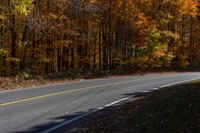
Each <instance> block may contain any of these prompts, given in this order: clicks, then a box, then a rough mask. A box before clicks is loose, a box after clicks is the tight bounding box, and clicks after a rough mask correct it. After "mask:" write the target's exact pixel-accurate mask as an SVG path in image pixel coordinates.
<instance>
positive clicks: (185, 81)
mask: <svg viewBox="0 0 200 133" xmlns="http://www.w3.org/2000/svg"><path fill="white" fill-rule="evenodd" d="M195 80H198V79H189V80H184V81H179V82H175V83H171V84H166V85H163V86H160V88H165V87H170V86H173V85H177V84H182V83H187V82H190V81H195Z"/></svg>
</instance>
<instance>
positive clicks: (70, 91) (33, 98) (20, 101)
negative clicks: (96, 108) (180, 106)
mask: <svg viewBox="0 0 200 133" xmlns="http://www.w3.org/2000/svg"><path fill="white" fill-rule="evenodd" d="M134 81H137V80H130V81H124V82H118V83H110V84H104V85H96V86H91V87H85V88H80V89H75V90H68V91H62V92H57V93H51V94H47V95H42V96H36V97H31V98H26V99H21V100H16V101H13V102H7V103H2V104H0V106H7V105H12V104H17V103H22V102H27V101H32V100H37V99H42V98H47V97H52V96H57V95H61V94H66V93H72V92H78V91H83V90H89V89H92V88H99V87H106V86H110V85H118V84H125V83H131V82H134Z"/></svg>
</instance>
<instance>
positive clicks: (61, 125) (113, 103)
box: [41, 97, 130, 133]
mask: <svg viewBox="0 0 200 133" xmlns="http://www.w3.org/2000/svg"><path fill="white" fill-rule="evenodd" d="M129 98H130V97H126V98H123V99H120V100H118V101H115V102H112V103H110V104H107V105H105V106H103V107H100V108H98V109H96V110H93V111H90V112H88V113H86V114H83V115H80V116H77V117H75V118H73V119H71V120H68V121H65V122H63V123H61V124H59V125H56V126H54V127H52V128H49V129H47V130H45V131H42V132H41V133H51V132H53V131H55V130H57V129H59V128H61V127H63V126H66V125H68V124H70V123H72V122H75V121H77V120H80V119H82V118H84V117H86V116H89V115H91V114H93V113H96V112H98V111H100V110H103V109H105V108H108V107H110V106H112V105H115V104H118V103H120V102H122V101H125V100H128V99H129Z"/></svg>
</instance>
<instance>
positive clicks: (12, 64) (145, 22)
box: [0, 0, 200, 76]
mask: <svg viewBox="0 0 200 133" xmlns="http://www.w3.org/2000/svg"><path fill="white" fill-rule="evenodd" d="M198 5H199V3H198V1H197V0H0V75H1V76H9V75H17V74H18V73H20V72H24V71H25V72H27V73H30V74H32V75H42V74H46V73H59V72H65V73H68V72H72V71H76V72H80V73H81V72H100V71H110V72H120V71H125V72H135V71H153V70H161V71H162V70H163V71H165V70H195V71H197V70H199V69H200V19H199V15H198V14H199V10H198V8H199V6H198Z"/></svg>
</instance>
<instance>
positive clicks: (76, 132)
mask: <svg viewBox="0 0 200 133" xmlns="http://www.w3.org/2000/svg"><path fill="white" fill-rule="evenodd" d="M148 94H149V93H144V92H134V93H127V94H123V97H124V98H126V97H133V98H140V97H144V96H147V95H148ZM124 102H126V101H124ZM127 102H128V101H127ZM120 106H122V104H115V105H113V106H111V107H105V108H103V109H101V110H98V109H88V110H87V111H85V112H76V113H74V114H72V115H67V114H66V115H63V116H60V117H55V118H51V119H50V121H51V122H49V123H45V124H39V125H36V126H34V127H31V128H29V129H27V130H25V131H19V132H12V133H41V132H43V131H45V130H47V129H49V128H52V127H54V126H57V125H60V124H62V123H64V122H67V121H71V120H73V119H75V118H78V117H81V116H83V115H85V117H81V118H80V119H77V120H76V121H73V122H71V123H70V124H67V125H66V126H65V127H64V128H61V129H58V130H56V131H55V132H56V133H61V132H63V131H64V132H65V133H68V132H69V133H80V132H82V131H83V130H84V128H86V127H85V123H86V122H87V120H88V119H91V118H95V117H94V116H95V115H97V114H105V116H108V115H109V114H110V113H112V111H115V110H117V109H118V108H119V107H120ZM91 112H94V113H91ZM90 113H91V114H90ZM86 114H88V115H86ZM56 121H57V122H56ZM58 121H59V122H58ZM63 129H64V130H63Z"/></svg>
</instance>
